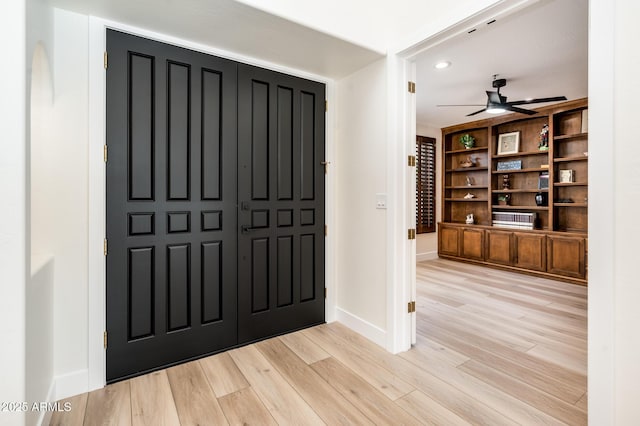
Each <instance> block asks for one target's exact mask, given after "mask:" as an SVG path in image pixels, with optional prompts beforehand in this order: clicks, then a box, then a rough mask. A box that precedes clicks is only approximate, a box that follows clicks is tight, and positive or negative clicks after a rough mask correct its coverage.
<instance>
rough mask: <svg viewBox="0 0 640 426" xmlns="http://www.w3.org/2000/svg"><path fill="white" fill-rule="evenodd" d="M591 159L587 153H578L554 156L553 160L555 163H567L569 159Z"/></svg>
mask: <svg viewBox="0 0 640 426" xmlns="http://www.w3.org/2000/svg"><path fill="white" fill-rule="evenodd" d="M587 160H589V157H587V156H586V155H578V156H575V157H560V158H554V159H553V162H554V163H567V162H569V161H587Z"/></svg>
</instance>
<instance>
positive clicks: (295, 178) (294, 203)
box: [238, 65, 325, 343]
mask: <svg viewBox="0 0 640 426" xmlns="http://www.w3.org/2000/svg"><path fill="white" fill-rule="evenodd" d="M324 98H325V96H324V85H323V84H320V83H316V82H312V81H308V80H304V79H300V78H295V77H291V76H288V75H284V74H280V73H276V72H273V71H268V70H265V69H261V68H256V67H252V66H248V65H238V200H239V201H240V203H241V208H240V210H239V213H238V224H239V226H240V233H239V236H238V265H239V269H238V327H239V328H238V338H239V341H240V342H241V343H243V342H250V341H253V340H257V339H261V338H264V337H268V336H272V335H275V334H279V333H283V332H286V331H291V330H295V329H298V328H302V327H306V326H309V325H313V324H318V323H321V322H323V321H324V285H325V284H324V168H323V167H322V165H321V163H322V161H323V160H324Z"/></svg>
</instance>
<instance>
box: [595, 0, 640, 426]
mask: <svg viewBox="0 0 640 426" xmlns="http://www.w3.org/2000/svg"><path fill="white" fill-rule="evenodd" d="M590 7H591V10H590V15H591V17H590V44H589V61H590V62H589V74H590V75H589V77H590V78H589V113H590V117H589V139H590V140H591V141H594V142H593V143H590V147H589V151H590V154H591V155H589V174H590V179H589V199H590V200H596V202H595V203H592V204H591V206H590V208H589V417H590V423H591V424H594V425H596V424H616V425H632V424H634V425H635V424H640V408H639V407H638V395H640V366H639V364H638V359H640V334H639V333H638V327H639V326H640V311H639V310H638V301H639V300H640V286H639V285H638V271H637V263H638V260H637V253H638V241H639V240H638V236H639V235H640V225H639V224H638V221H637V219H636V216H637V212H638V211H640V169H639V168H638V166H637V159H638V158H640V145H639V144H638V143H637V133H638V126H637V121H638V116H637V100H638V97H640V84H639V82H638V78H637V69H638V67H639V66H640V53H639V52H638V49H637V40H638V39H639V38H640V28H639V27H638V25H637V19H638V17H639V16H640V5H639V4H638V3H637V2H635V1H631V0H616V1H612V2H599V1H596V0H591V2H590ZM593 154H595V155H593Z"/></svg>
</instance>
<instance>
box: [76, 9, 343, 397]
mask: <svg viewBox="0 0 640 426" xmlns="http://www.w3.org/2000/svg"><path fill="white" fill-rule="evenodd" d="M107 29H115V30H119V31H123V32H127V33H130V34H135V35H138V36H141V37H146V38H150V39H153V40H157V41H160V42H163V43H168V44H172V45H175V46H180V47H185V48H188V49H192V50H196V51H200V52H203V53H207V54H210V55H215V56H219V57H223V58H227V59H231V60H234V61H237V62H242V63H245V64H250V65H256V66H259V67H262V68H267V69H271V70H274V71H278V72H283V73H286V74H289V75H293V76H297V77H302V78H306V79H309V80H314V81H319V82H321V83H324V84H326V99H327V101H328V104H329V105H332V104H334V102H332V100H333V99H335V83H334V81H333V80H332V79H329V78H326V77H323V76H319V75H315V74H311V73H307V72H304V71H300V70H297V69H292V68H288V67H283V66H281V65H277V64H274V63H270V62H266V61H260V60H256V59H254V58H251V57H246V56H242V55H238V54H234V53H231V52H228V51H224V50H220V49H215V48H212V47H210V46H205V45H202V44H198V43H193V42H190V41H187V40H183V39H179V38H176V37H172V36H167V35H164V34H160V33H156V32H153V31H148V30H144V29H141V28H137V27H133V26H129V25H126V24H122V23H119V22H114V21H109V20H105V19H102V18H97V17H93V16H92V17H90V18H89V254H88V255H89V291H88V293H89V294H88V299H89V300H88V306H89V313H88V318H89V324H88V338H87V339H88V343H87V344H88V371H89V380H88V388H87V390H88V391H91V390H95V389H99V388H102V387H104V385H105V383H106V353H105V349H104V343H103V333H104V331H105V330H106V265H105V258H104V247H103V242H104V238H105V235H106V174H105V172H106V167H105V163H104V160H103V147H104V145H105V144H106V133H105V129H106V96H105V91H106V73H105V69H104V66H103V55H104V52H105V50H106V31H107ZM325 118H326V120H325V159H326V161H328V162H330V163H331V164H334V152H335V147H334V138H335V136H334V128H335V126H334V123H335V108H329V111H328V112H327V115H326V117H325ZM325 179H326V180H325V222H326V225H327V227H328V229H336V227H335V176H334V173H328V174H327V175H326V178H325ZM335 253H336V250H335V236H334V235H332V233H331V232H329V233H328V235H327V237H326V238H325V287H326V288H327V298H326V300H325V320H326V321H327V322H332V321H334V320H335V316H336V309H335V306H336V298H335V294H336V291H335V274H336V271H335V264H336V262H335V256H336V254H335ZM79 391H84V390H79Z"/></svg>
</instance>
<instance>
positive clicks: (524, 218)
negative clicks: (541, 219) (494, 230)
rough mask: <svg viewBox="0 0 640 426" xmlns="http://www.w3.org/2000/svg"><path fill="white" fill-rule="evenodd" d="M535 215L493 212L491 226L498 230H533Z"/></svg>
mask: <svg viewBox="0 0 640 426" xmlns="http://www.w3.org/2000/svg"><path fill="white" fill-rule="evenodd" d="M537 217H538V216H537V213H525V212H493V226H495V227H499V228H514V229H533V228H534V226H535V223H536V219H537Z"/></svg>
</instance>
